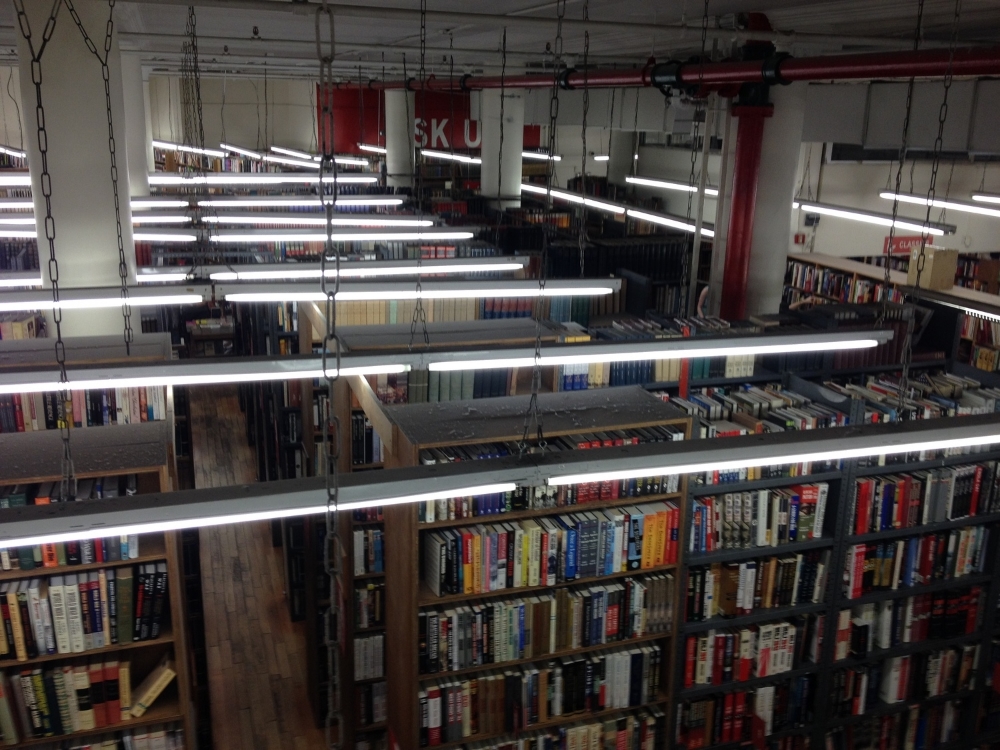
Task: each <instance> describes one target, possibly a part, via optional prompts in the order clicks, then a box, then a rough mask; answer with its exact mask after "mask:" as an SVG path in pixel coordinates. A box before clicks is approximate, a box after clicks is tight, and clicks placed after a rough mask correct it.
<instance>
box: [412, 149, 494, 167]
mask: <svg viewBox="0 0 1000 750" xmlns="http://www.w3.org/2000/svg"><path fill="white" fill-rule="evenodd" d="M420 153H421V154H422V155H423V156H429V157H431V158H432V159H444V160H446V161H457V162H461V163H462V164H482V163H483V160H482V159H480V158H479V157H478V156H466V155H465V154H450V153H448V152H447V151H432V150H431V149H429V148H422V149H420Z"/></svg>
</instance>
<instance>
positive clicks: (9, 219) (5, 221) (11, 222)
mask: <svg viewBox="0 0 1000 750" xmlns="http://www.w3.org/2000/svg"><path fill="white" fill-rule="evenodd" d="M0 225H6V226H15V225H28V226H32V227H33V226H35V217H34V215H30V214H29V215H24V216H16V215H10V216H2V217H0Z"/></svg>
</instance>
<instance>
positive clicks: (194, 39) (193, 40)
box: [186, 5, 267, 163]
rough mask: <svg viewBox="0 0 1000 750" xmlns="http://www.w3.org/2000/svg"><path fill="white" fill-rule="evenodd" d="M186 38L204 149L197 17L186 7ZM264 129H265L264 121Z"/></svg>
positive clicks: (201, 144)
mask: <svg viewBox="0 0 1000 750" xmlns="http://www.w3.org/2000/svg"><path fill="white" fill-rule="evenodd" d="M186 31H187V36H188V40H189V41H188V44H189V45H190V49H191V66H192V67H191V73H192V74H193V75H194V101H195V105H196V106H197V112H198V123H197V124H198V147H199V148H205V118H204V116H203V115H202V111H201V70H200V68H199V66H198V16H196V15H195V12H194V6H193V5H189V6H188V16H187V30H186ZM264 85H265V87H266V86H267V68H266V67H265V68H264ZM264 91H265V94H264V106H265V107H266V106H267V93H266V92H267V89H266V88H265V89H264ZM264 127H265V128H266V127H267V122H266V121H265V123H264ZM206 158H207V157H204V156H202V157H201V158H199V159H198V161H199V163H204V161H205V160H206Z"/></svg>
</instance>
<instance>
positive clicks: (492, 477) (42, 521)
mask: <svg viewBox="0 0 1000 750" xmlns="http://www.w3.org/2000/svg"><path fill="white" fill-rule="evenodd" d="M997 443H1000V430H998V429H997V425H996V421H995V419H993V417H992V415H982V416H978V415H977V416H968V417H961V418H959V419H952V420H915V421H912V422H906V423H903V424H884V425H883V424H879V425H866V426H864V427H845V428H832V429H829V430H809V431H806V432H794V433H777V434H770V435H750V436H746V437H734V438H726V439H725V440H691V441H683V442H670V443H652V444H646V445H637V446H630V447H626V448H618V449H607V450H600V451H568V452H564V453H542V454H529V455H528V456H524V457H510V458H498V459H491V460H488V461H464V462H455V463H450V464H436V465H433V466H417V467H410V468H405V469H389V470H386V471H381V472H377V474H376V473H372V472H355V473H353V474H348V475H346V476H344V477H343V478H342V479H341V487H340V503H339V507H340V509H341V510H355V509H361V508H367V507H375V506H379V505H381V506H385V505H392V504H404V503H415V502H423V501H428V500H438V499H446V498H450V497H470V496H476V495H485V494H494V493H500V492H508V491H512V489H513V488H515V487H517V486H522V487H526V486H538V485H541V484H544V483H547V482H548V483H552V484H561V483H563V481H564V479H565V477H567V476H571V474H570V472H573V471H575V470H577V469H587V468H589V467H593V466H598V467H599V468H600V469H601V470H602V471H603V472H604V473H606V474H610V473H611V472H615V471H619V470H628V469H630V468H633V467H635V468H638V467H640V466H644V465H645V466H650V467H653V466H654V465H655V468H650V469H644V470H643V471H646V472H651V473H650V474H643V475H644V476H645V475H651V476H656V475H657V474H656V473H652V472H658V473H659V475H664V474H677V473H682V472H681V469H687V470H692V469H690V468H689V467H697V466H699V465H709V466H711V467H712V468H718V467H720V466H722V465H723V464H724V463H725V462H726V461H737V462H740V463H744V464H746V465H750V466H769V465H780V464H784V463H793V462H794V463H798V462H799V461H800V459H801V455H802V454H809V455H817V454H819V455H828V454H831V453H836V452H838V451H840V450H843V449H844V445H845V444H849V445H850V446H851V449H850V450H852V451H853V452H854V455H855V456H861V457H864V456H879V455H885V454H892V453H902V452H910V450H909V449H911V448H913V447H914V446H919V447H920V449H922V450H939V449H947V448H959V447H963V448H964V447H971V448H976V447H988V446H995V445H996V444H997ZM796 454H798V455H796ZM578 476H586V475H581V474H578ZM584 481H592V480H584ZM326 507H327V506H326V488H325V484H324V481H323V478H322V477H313V478H307V479H291V480H284V481H280V482H268V483H263V484H251V485H241V486H231V487H222V488H213V489H210V490H204V489H203V490H185V491H181V492H168V493H160V494H151V495H134V496H131V497H125V498H112V499H106V500H87V501H85V502H77V503H73V502H68V503H57V504H54V505H43V506H26V507H22V508H16V509H14V508H11V509H7V510H4V511H0V513H2V517H3V523H0V548H10V547H23V546H31V545H36V544H47V543H58V542H66V541H75V540H81V539H91V538H94V539H96V538H103V537H107V536H117V535H120V534H123V533H146V532H152V531H167V530H176V529H187V528H197V527H200V526H212V525H218V524H225V523H239V522H243V521H253V520H266V519H269V518H288V517H293V516H300V515H311V514H316V513H323V512H325V511H326Z"/></svg>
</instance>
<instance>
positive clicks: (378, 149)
mask: <svg viewBox="0 0 1000 750" xmlns="http://www.w3.org/2000/svg"><path fill="white" fill-rule="evenodd" d="M358 148H360V149H361V150H362V151H371V152H372V153H373V154H387V153H389V152H388V151H387V150H386V149H384V148H382V146H372V145H371V144H369V143H359V144H358Z"/></svg>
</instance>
